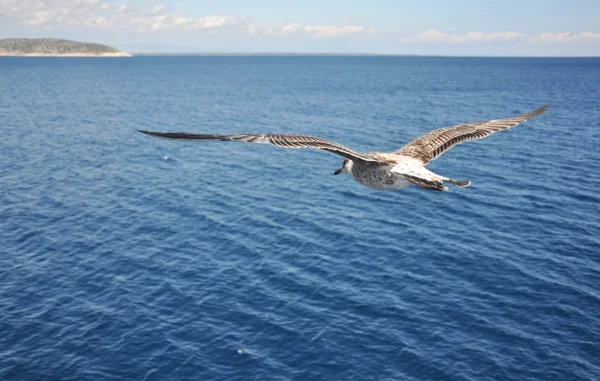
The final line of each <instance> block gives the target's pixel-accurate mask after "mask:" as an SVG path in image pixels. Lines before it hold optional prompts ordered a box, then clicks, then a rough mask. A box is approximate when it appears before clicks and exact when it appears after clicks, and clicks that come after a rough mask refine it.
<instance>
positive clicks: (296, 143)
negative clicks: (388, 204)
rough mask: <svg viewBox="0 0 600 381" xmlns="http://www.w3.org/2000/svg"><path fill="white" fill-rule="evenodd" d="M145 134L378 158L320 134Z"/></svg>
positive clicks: (365, 159) (360, 158)
mask: <svg viewBox="0 0 600 381" xmlns="http://www.w3.org/2000/svg"><path fill="white" fill-rule="evenodd" d="M138 131H140V132H141V133H143V134H146V135H150V136H154V137H157V138H163V139H174V140H198V141H204V140H223V141H227V140H231V141H238V142H244V143H262V144H272V145H275V146H278V147H284V148H315V149H322V150H325V151H329V152H332V153H335V154H337V155H340V156H344V157H345V158H348V159H351V160H356V161H364V162H377V159H374V158H370V157H367V156H365V155H363V154H361V153H359V152H356V151H354V150H351V149H350V148H348V147H345V146H343V145H341V144H338V143H335V142H332V141H330V140H327V139H323V138H320V137H318V136H305V135H281V134H189V133H185V132H150V131H142V130H138Z"/></svg>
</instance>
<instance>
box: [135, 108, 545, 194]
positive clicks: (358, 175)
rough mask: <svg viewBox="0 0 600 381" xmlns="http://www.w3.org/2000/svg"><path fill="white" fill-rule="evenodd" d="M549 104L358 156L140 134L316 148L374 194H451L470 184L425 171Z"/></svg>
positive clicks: (307, 142)
mask: <svg viewBox="0 0 600 381" xmlns="http://www.w3.org/2000/svg"><path fill="white" fill-rule="evenodd" d="M549 108H550V105H545V106H543V107H540V108H539V109H537V110H534V111H531V112H528V113H526V114H521V115H517V116H513V117H510V118H504V119H494V120H488V121H485V122H474V123H466V124H459V125H456V126H451V127H445V128H439V129H437V130H433V131H431V132H429V133H427V134H425V135H423V136H421V137H419V138H417V139H415V140H413V141H411V142H410V143H408V144H406V145H405V146H404V147H402V148H400V149H399V150H397V151H395V152H389V153H388V152H358V151H354V150H352V149H350V148H348V147H345V146H343V145H341V144H338V143H335V142H332V141H330V140H327V139H324V138H321V137H318V136H306V135H287V134H194V133H187V132H150V131H144V130H138V131H139V132H141V133H143V134H146V135H150V136H154V137H157V138H163V139H174V140H196V141H207V140H221V141H239V142H245V143H261V144H272V145H275V146H278V147H284V148H315V149H322V150H325V151H329V152H331V153H334V154H336V155H340V156H343V157H344V162H343V164H342V166H341V167H339V168H338V169H337V170H336V171H335V172H334V173H333V174H334V175H339V174H340V173H347V174H350V175H352V176H353V177H354V179H355V180H356V181H357V182H359V183H360V184H362V185H364V186H366V187H369V188H371V189H375V190H397V189H402V188H405V187H407V186H409V185H411V184H414V185H417V186H419V187H421V188H424V189H430V190H435V191H448V187H446V186H444V183H445V182H448V183H450V184H452V185H454V186H457V187H461V188H464V187H467V186H469V185H470V184H471V182H470V181H466V180H454V179H450V178H448V177H444V176H440V175H438V174H436V173H433V172H431V171H429V170H428V169H426V168H425V167H426V166H427V164H429V163H430V162H431V161H432V160H435V159H437V158H438V157H440V156H441V155H442V154H443V153H444V152H446V151H448V150H449V149H450V148H452V147H454V146H455V145H457V144H460V143H463V142H465V141H467V140H474V139H483V138H485V137H487V136H490V135H491V134H493V133H494V132H498V131H502V130H507V129H509V128H512V127H515V126H517V125H519V124H521V123H523V122H526V121H528V120H529V119H531V118H533V117H536V116H539V115H542V114H543V113H545V112H546V111H548V110H549Z"/></svg>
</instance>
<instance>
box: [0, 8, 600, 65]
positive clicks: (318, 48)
mask: <svg viewBox="0 0 600 381" xmlns="http://www.w3.org/2000/svg"><path fill="white" fill-rule="evenodd" d="M598 15H600V1H598V0H594V1H592V0H571V1H559V0H547V1H543V2H542V1H531V0H521V1H515V0H505V1H497V2H490V1H474V0H459V1H443V0H421V1H398V0H397V1H392V0H371V1H364V0H359V1H350V0H346V1H341V0H330V1H327V0H321V1H316V0H304V1H295V0H288V1H283V0H280V1H258V0H256V1H242V0H202V1H192V0H145V1H143V0H138V1H133V0H0V37H60V38H67V39H74V40H80V41H96V42H101V43H106V44H109V45H113V46H116V47H119V48H121V49H123V50H126V51H130V52H327V53H343V52H347V53H382V54H433V55H471V56H481V55H483V56H489V55H492V56H600V16H598Z"/></svg>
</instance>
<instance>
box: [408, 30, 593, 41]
mask: <svg viewBox="0 0 600 381" xmlns="http://www.w3.org/2000/svg"><path fill="white" fill-rule="evenodd" d="M400 41H402V42H424V43H449V44H459V43H473V42H499V41H527V42H529V43H539V42H552V43H569V42H585V41H588V42H589V41H600V33H592V32H581V33H569V32H562V33H542V34H539V35H535V36H530V35H527V34H525V33H519V32H510V31H509V32H496V33H483V32H468V33H463V34H453V33H444V32H441V31H439V30H437V29H430V30H427V31H425V32H421V33H418V34H415V35H411V36H404V37H401V38H400Z"/></svg>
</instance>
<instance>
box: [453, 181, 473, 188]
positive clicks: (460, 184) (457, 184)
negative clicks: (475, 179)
mask: <svg viewBox="0 0 600 381" xmlns="http://www.w3.org/2000/svg"><path fill="white" fill-rule="evenodd" d="M447 181H448V182H449V183H450V184H452V185H454V186H455V187H460V188H464V187H468V186H469V185H471V182H470V181H467V180H454V179H448V180H447Z"/></svg>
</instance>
